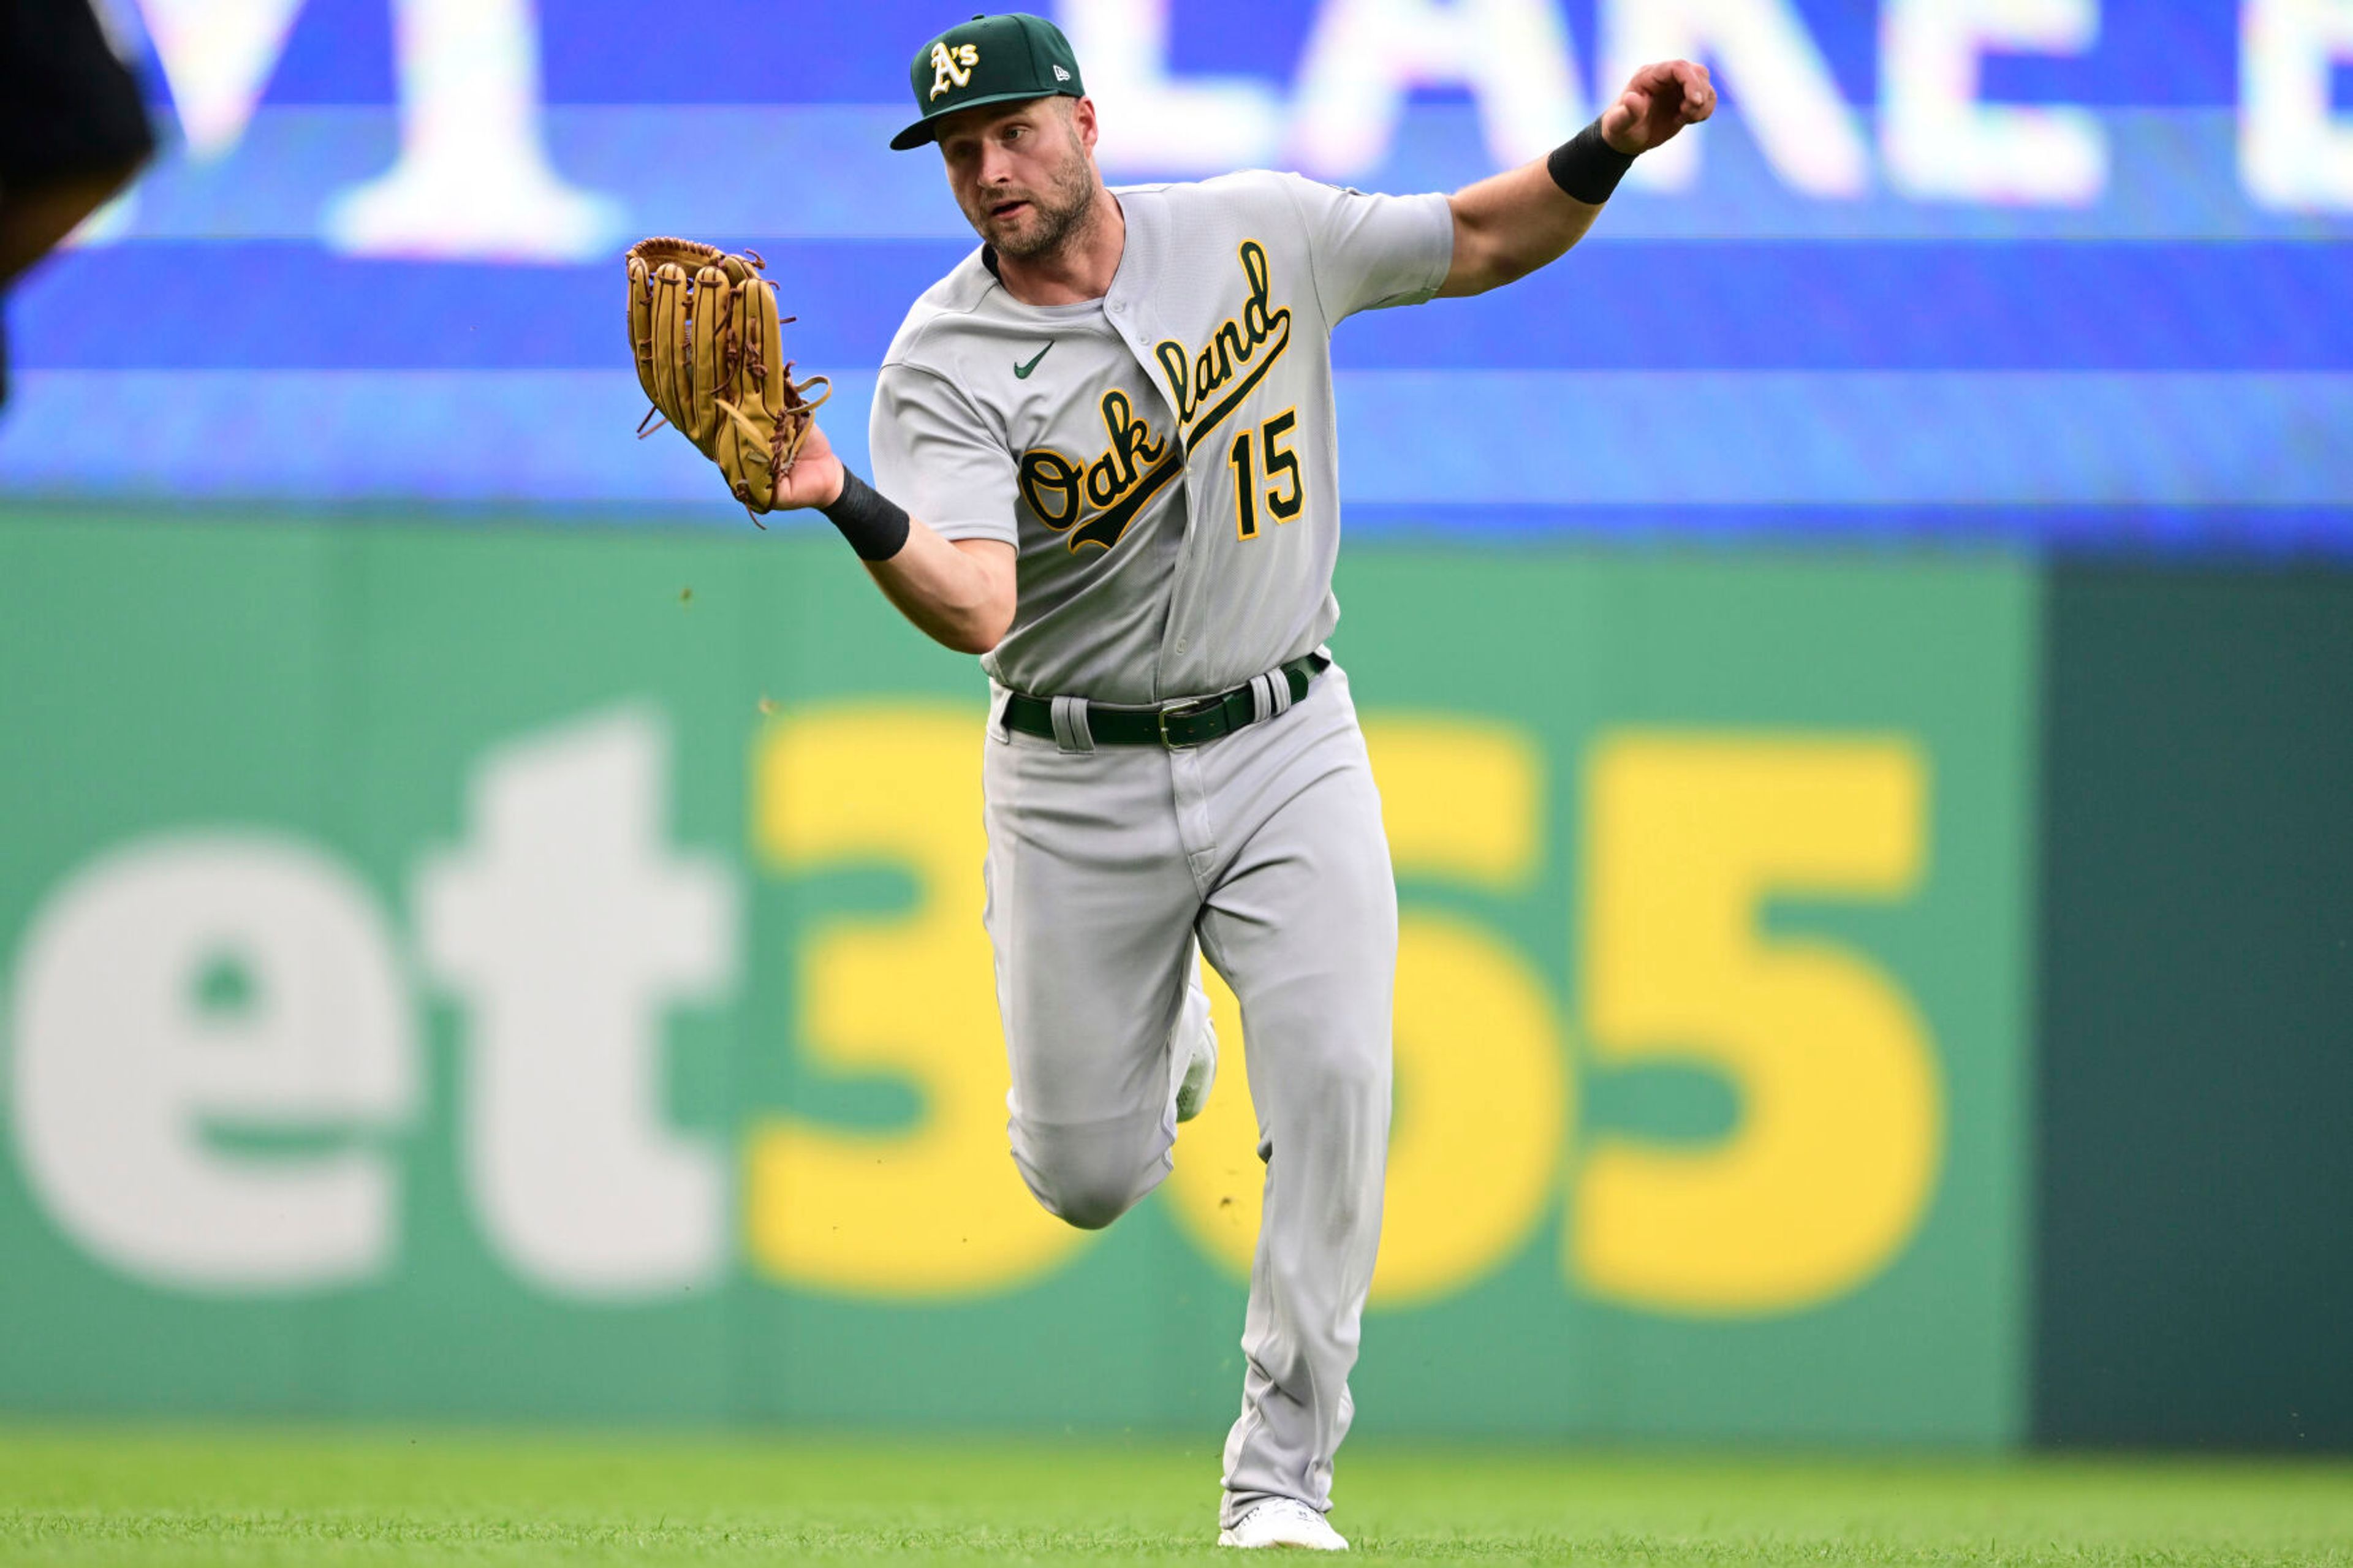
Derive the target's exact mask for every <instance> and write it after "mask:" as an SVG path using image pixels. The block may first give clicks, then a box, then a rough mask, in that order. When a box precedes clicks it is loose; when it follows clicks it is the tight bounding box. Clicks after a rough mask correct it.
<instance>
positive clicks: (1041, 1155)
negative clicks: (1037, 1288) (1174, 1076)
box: [1014, 1129, 1168, 1230]
mask: <svg viewBox="0 0 2353 1568" xmlns="http://www.w3.org/2000/svg"><path fill="white" fill-rule="evenodd" d="M1101 1131H1102V1130H1088V1131H1085V1132H1079V1131H1077V1130H1072V1129H1062V1130H1058V1131H1050V1132H1047V1133H1044V1134H1043V1135H1039V1134H1038V1133H1036V1132H1032V1133H1030V1134H1029V1136H1027V1137H1025V1138H1021V1139H1019V1140H1018V1142H1017V1147H1016V1150H1015V1160H1014V1163H1016V1164H1018V1166H1019V1167H1020V1169H1021V1177H1022V1180H1023V1181H1025V1182H1027V1183H1028V1184H1029V1192H1030V1195H1032V1196H1033V1197H1035V1198H1036V1199H1037V1200H1038V1203H1039V1206H1040V1207H1042V1208H1043V1209H1044V1210H1045V1211H1046V1212H1047V1213H1048V1214H1050V1215H1053V1216H1054V1217H1055V1218H1056V1219H1059V1220H1060V1221H1061V1222H1062V1223H1063V1224H1065V1225H1070V1226H1076V1227H1078V1228H1079V1229H1081V1230H1101V1229H1103V1226H1107V1225H1109V1224H1111V1222H1112V1221H1113V1220H1115V1219H1117V1218H1118V1217H1119V1216H1120V1215H1124V1214H1125V1213H1126V1212H1127V1211H1128V1210H1130V1209H1132V1208H1134V1206H1135V1205H1137V1204H1138V1203H1140V1202H1142V1201H1143V1198H1144V1195H1145V1194H1146V1193H1149V1192H1150V1191H1151V1190H1152V1189H1153V1188H1154V1187H1155V1186H1157V1185H1159V1184H1160V1178H1161V1177H1162V1176H1164V1175H1166V1173H1167V1170H1168V1161H1167V1156H1166V1152H1158V1153H1147V1152H1145V1151H1144V1150H1142V1149H1139V1148H1137V1147H1135V1146H1134V1144H1133V1143H1131V1142H1127V1141H1125V1140H1118V1139H1106V1138H1104V1137H1103V1136H1101Z"/></svg>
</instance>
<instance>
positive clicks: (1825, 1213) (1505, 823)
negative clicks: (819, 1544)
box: [0, 518, 2037, 1445]
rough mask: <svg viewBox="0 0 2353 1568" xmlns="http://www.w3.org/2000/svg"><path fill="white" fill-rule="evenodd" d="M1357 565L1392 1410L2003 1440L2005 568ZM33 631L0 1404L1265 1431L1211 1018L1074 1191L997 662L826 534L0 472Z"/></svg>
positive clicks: (1541, 1428) (5, 558)
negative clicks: (1039, 1032) (1014, 939)
mask: <svg viewBox="0 0 2353 1568" xmlns="http://www.w3.org/2000/svg"><path fill="white" fill-rule="evenodd" d="M1342 593H1343V595H1344V598H1345V604H1346V605H1347V620H1346V622H1345V626H1344V628H1343V630H1342V632H1341V634H1340V636H1339V637H1338V638H1337V640H1336V645H1335V646H1336V648H1337V651H1338V652H1339V654H1340V656H1341V658H1343V659H1344V660H1345V662H1346V664H1347V665H1348V667H1349V668H1350V670H1351V673H1352V676H1353V678H1354V680H1355V684H1356V689H1357V691H1358V693H1359V695H1360V700H1361V702H1362V705H1363V708H1364V711H1365V714H1366V723H1367V727H1368V730H1369V731H1370V733H1371V736H1372V745H1373V749H1374V752H1375V758H1376V765H1377V769H1378V771H1379V776H1380V780H1381V784H1382V789H1383V795H1384V799H1385V805H1386V808H1387V813H1388V822H1389V826H1390V834H1391V838H1392V842H1393V846H1394V849H1395V853H1396V857H1397V861H1398V872H1399V881H1400V887H1401V897H1402V902H1403V910H1404V922H1403V931H1404V936H1403V952H1402V958H1401V976H1400V994H1399V1034H1398V1132H1397V1142H1396V1148H1395V1163H1394V1167H1393V1179H1392V1184H1391V1193H1390V1212H1391V1219H1390V1224H1389V1227H1388V1236H1387V1240H1386V1243H1385V1247H1384V1252H1383V1260H1382V1270H1381V1274H1380V1276H1379V1279H1378V1280H1377V1287H1376V1298H1375V1311H1374V1314H1373V1317H1372V1320H1371V1321H1370V1323H1369V1325H1368V1328H1367V1338H1368V1342H1369V1344H1370V1346H1371V1351H1370V1353H1369V1354H1368V1356H1367V1358H1366V1363H1365V1367H1364V1372H1363V1374H1362V1377H1361V1380H1360V1384H1359V1397H1360V1400H1361V1402H1362V1405H1363V1408H1364V1410H1365V1411H1366V1417H1365V1420H1366V1427H1367V1429H1377V1430H1385V1431H1389V1432H1436V1431H1461V1432H1471V1431H1480V1432H1486V1431H1509V1432H1521V1433H1556V1434H1563V1435H1580V1436H1603V1435H1609V1436H1618V1435H1641V1436H1661V1437H1676V1438H1739V1437H1763V1436H1804V1437H1807V1438H1810V1439H1819V1440H1822V1441H1830V1442H1843V1441H1859V1440H1866V1439H1880V1438H1892V1439H1906V1440H1925V1441H1934V1442H1938V1443H1959V1444H1968V1445H1991V1444H2001V1443H2007V1442H2010V1441H2011V1440H2013V1439H2016V1438H2018V1437H2020V1436H2022V1435H2023V1434H2024V1433H2025V1432H2026V1430H2027V1426H2028V1405H2027V1398H2026V1367H2027V1357H2028V1340H2027V1322H2028V1299H2027V1292H2028V1268H2027V1263H2028V1255H2029V1247H2030V1237H2029V1233H2028V1228H2027V1215H2028V1211H2029V1205H2030V1199H2029V1194H2028V1192H2027V1187H2026V1177H2027V1172H2028V1169H2029V1163H2028V1160H2027V1152H2026V1151H2027V1144H2028V1125H2027V1121H2026V1100H2027V1095H2028V1091H2029V1082H2030V1077H2031V1061H2030V1055H2029V1049H2028V1044H2029V1041H2028V1034H2029V1031H2028V1019H2029V1010H2030V1003H2031V998H2030V991H2029V970H2030V963H2029V952H2028V949H2029V943H2030V941H2031V908H2030V906H2031V901H2032V881H2031V838H2032V835H2031V802H2032V799H2033V789H2034V780H2033V765H2032V763H2033V751H2034V725H2035V701H2034V671H2035V668H2036V661H2037V652H2036V636H2037V630H2036V628H2037V616H2036V584H2035V579H2034V576H2033V574H2032V573H2031V571H2029V570H2028V569H2026V568H2025V567H2023V566H2021V565H2020V564H2017V563H2013V562H2010V561H2007V560H2004V559H2000V558H1997V557H1985V558H1962V557H1941V558H1936V559H1933V560H1927V559H1918V558H1907V557H1902V556H1888V557H1879V558H1873V557H1866V556H1849V557H1840V556H1834V555H1829V554H1819V553H1818V554H1812V555H1779V556H1773V555H1755V556H1730V555H1725V554H1715V553H1711V554H1691V555H1683V554H1678V553H1673V552H1657V553H1640V552H1596V551H1578V550H1573V549H1558V548H1555V549H1543V550H1520V551H1498V552H1475V551H1461V550H1453V551H1445V550H1438V549H1432V548H1408V547H1403V546H1397V545H1389V546H1384V547H1378V548H1366V549H1364V550H1361V551H1359V552H1356V553H1355V554H1354V555H1352V557H1351V559H1350V561H1349V563H1348V564H1347V566H1346V568H1345V576H1344V580H1343V583H1342ZM0 668H5V669H6V670H7V671H8V677H9V678H8V680H7V681H6V683H5V690H0V733H6V734H8V735H10V736H11V737H13V738H14V740H13V742H12V749H13V752H14V754H13V756H12V759H11V762H10V765H9V767H8V770H7V775H6V779H7V783H6V791H7V823H8V826H7V828H6V830H5V832H0V954H5V962H6V964H7V970H6V973H7V975H8V979H7V991H6V999H7V1003H8V1015H7V1016H8V1025H7V1033H8V1038H9V1050H8V1068H9V1079H8V1091H7V1102H6V1103H7V1110H8V1116H7V1132H6V1149H7V1158H6V1160H5V1165H0V1238H5V1254H6V1257H7V1258H8V1267H7V1268H6V1270H5V1275H0V1317H5V1321H7V1322H8V1324H9V1325H10V1331H9V1332H8V1333H7V1334H6V1335H5V1336H0V1405H5V1406H6V1407H9V1408H13V1409H18V1410H72V1411H87V1410H116V1411H128V1410H142V1411H145V1410H163V1411H175V1412H198V1411H202V1412H212V1411H242V1412H271V1413H299V1414H305V1415H345V1414H348V1415H363V1416H372V1417H407V1416H448V1415H458V1416H495V1417H501V1418H526V1419H545V1418H565V1417H575V1416H577V1417H589V1418H596V1419H638V1418H671V1419H679V1420H702V1419H709V1418H713V1417H745V1418H759V1419H791V1420H810V1421H821V1422H882V1423H899V1422H909V1423H924V1424H954V1425H965V1426H969V1425H1005V1426H1020V1427H1029V1428H1060V1427H1063V1426H1095V1427H1105V1426H1131V1425H1154V1426H1187V1427H1196V1426H1201V1425H1202V1424H1207V1423H1216V1422H1218V1421H1220V1420H1222V1419H1223V1418H1225V1416H1226V1415H1228V1413H1229V1411H1230V1410H1231V1408H1232V1406H1233V1404H1234V1401H1235V1397H1236V1393H1235V1391H1236V1386H1237V1379H1238V1376H1239V1367H1238V1363H1237V1351H1236V1348H1235V1339H1236V1335H1237V1333H1238V1331H1239V1327H1240V1302H1241V1296H1242V1289H1243V1286H1242V1279H1243V1274H1244V1268H1245V1265H1246V1258H1247V1252H1248V1247H1249V1243H1250V1236H1251V1233H1252V1225H1253V1220H1254V1211H1255V1206H1256V1199H1257V1194H1256V1187H1257V1175H1258V1167H1257V1163H1256V1161H1255V1158H1254V1156H1253V1155H1252V1152H1251V1144H1252V1142H1254V1138H1253V1133H1252V1130H1251V1124H1250V1118H1249V1115H1248V1110H1247V1097H1246V1091H1245V1085H1244V1081H1243V1075H1242V1074H1241V1073H1240V1071H1237V1070H1234V1069H1235V1068H1237V1067H1238V1066H1239V1065H1240V1064H1239V1063H1232V1062H1229V1067H1228V1072H1227V1076H1226V1077H1225V1079H1224V1080H1223V1087H1222V1088H1221V1089H1220V1091H1219V1095H1218V1097H1217V1100H1216V1101H1215V1104H1214V1108H1213V1110H1211V1112H1210V1113H1209V1114H1208V1115H1207V1116H1206V1117H1205V1118H1204V1119H1203V1120H1202V1121H1200V1122H1198V1123H1197V1124H1195V1125H1193V1126H1191V1127H1188V1128H1187V1131H1186V1133H1185V1135H1184V1137H1183V1138H1182V1140H1181V1141H1180V1142H1179V1146H1178V1172H1177V1175H1176V1177H1175V1178H1174V1179H1173V1180H1172V1181H1171V1182H1170V1183H1169V1184H1168V1186H1167V1188H1166V1190H1165V1191H1164V1192H1163V1193H1161V1194H1158V1195H1157V1196H1155V1198H1154V1199H1153V1200H1151V1202H1150V1203H1149V1204H1147V1205H1145V1208H1144V1210H1143V1211H1142V1212H1140V1213H1139V1214H1137V1215H1134V1216H1132V1217H1131V1218H1129V1219H1128V1220H1127V1221H1125V1222H1124V1223H1123V1224H1122V1225H1121V1226H1118V1227H1116V1228H1115V1229H1114V1230H1113V1231H1112V1232H1110V1233H1108V1234H1105V1235H1103V1236H1100V1237H1090V1236H1086V1235H1082V1234H1081V1233H1077V1232H1072V1231H1069V1230H1067V1229H1064V1228H1063V1227H1061V1226H1059V1225H1058V1224H1056V1223H1055V1222H1053V1221H1050V1219H1048V1218H1047V1217H1046V1216H1044V1215H1042V1214H1040V1213H1039V1212H1038V1211H1037V1210H1036V1209H1035V1207H1034V1205H1032V1204H1031V1203H1030V1201H1029V1197H1028V1195H1027V1194H1026V1193H1025V1192H1024V1191H1023V1190H1022V1188H1021V1186H1020V1184H1019V1182H1018V1178H1017V1176H1016V1174H1015V1173H1014V1171H1013V1168H1012V1165H1011V1163H1010V1162H1009V1160H1008V1159H1007V1157H1006V1155H1005V1152H1004V1146H1003V1131H1002V1121H1003V1112H1002V1103H1001V1097H1002V1094H1003V1090H1004V1085H1005V1076H1006V1075H1005V1068H1004V1062H1003V1056H1002V1050H1001V1047H1000V1045H999V1042H998V1038H997V1030H996V1019H995V1010H994V1005H993V998H992V995H991V993H990V982H989V970H988V961H987V946H986V942H985V939H984V938H983V936H982V933H981V931H980V926H979V921H978V911H979V903H980V892H979V881H978V878H979V858H980V826H979V819H978V811H977V801H976V775H977V771H978V762H979V748H980V746H981V744H982V743H983V742H982V741H981V738H980V735H981V723H980V721H981V714H982V712H983V703H984V688H983V685H982V683H981V682H980V680H979V679H978V678H977V676H976V671H975V670H974V668H972V666H971V664H970V662H969V661H967V660H964V659H961V658H954V657H951V656H948V655H945V654H943V653H941V652H939V651H937V650H936V649H933V648H931V647H928V646H927V645H925V644H923V642H922V641H921V639H919V638H917V637H914V636H913V634H912V633H910V632H908V631H907V630H906V629H905V628H904V627H902V626H899V625H897V624H895V623H894V621H893V619H892V616H891V615H890V613H889V612H888V610H887V609H886V608H885V607H883V606H882V605H881V603H880V601H879V599H878V598H877V596H876V595H874V594H873V593H872V591H871V587H870V586H869V585H868V584H866V582H865V581H864V579H863V577H862V574H860V573H859V572H858V570H857V567H856V565H855V563H853V562H851V561H850V560H849V558H848V557H847V556H846V555H845V554H844V553H843V552H841V551H840V550H839V545H838V543H836V542H832V541H830V540H829V539H817V538H811V537H809V536H808V535H807V532H806V531H799V530H793V531H786V532H784V533H781V534H776V535H770V536H765V537H764V536H760V535H756V534H749V533H747V534H746V535H745V536H744V537H740V538H733V539H714V538H709V537H701V536H697V537H691V538H686V537H660V536H649V535H646V534H629V535H624V534H611V535H604V536H587V537H582V536H578V535H573V536H569V537H567V536H564V535H560V534H557V533H555V532H553V531H533V530H531V529H527V528H519V529H514V530H495V529H485V530H479V531H456V530H444V531H435V530H429V529H416V528H406V527H398V526H378V527H358V528H353V527H349V526H343V527H317V526H310V525H306V524H302V523H299V522H287V523H276V524H269V525H255V526H227V525H198V526H166V525H156V524H152V523H143V522H140V521H129V520H104V519H90V518H79V519H75V520H71V521H67V520H43V519H39V518H30V519H19V520H18V521H15V522H13V523H10V524H9V525H7V526H5V528H0ZM1221 1005H1222V1006H1224V1007H1225V1008H1226V1024H1227V1032H1228V1035H1229V1037H1232V1036H1234V1035H1236V1034H1238V1033H1239V1028H1238V1024H1237V1021H1236V1020H1235V1018H1234V1016H1233V1014H1232V1010H1231V1006H1230V1003H1229V1001H1225V1000H1222V999H1221Z"/></svg>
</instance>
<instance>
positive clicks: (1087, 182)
mask: <svg viewBox="0 0 2353 1568" xmlns="http://www.w3.org/2000/svg"><path fill="white" fill-rule="evenodd" d="M1062 130H1063V133H1064V134H1065V135H1066V136H1067V137H1068V138H1069V142H1068V150H1067V153H1066V155H1065V156H1064V158H1063V160H1062V162H1061V163H1060V164H1058V165H1056V167H1055V169H1054V172H1053V174H1052V176H1051V184H1050V185H1049V187H1048V188H1047V189H1045V190H1042V191H1001V192H997V193H996V194H995V197H994V199H993V200H992V199H990V197H989V195H987V194H986V193H985V194H984V195H983V196H982V198H981V202H980V204H979V205H978V208H977V210H976V209H975V208H973V207H967V208H965V218H966V219H967V220H968V221H969V222H970V223H971V224H972V226H973V227H974V228H975V229H976V230H977V231H979V234H980V237H981V238H983V239H985V240H987V242H988V243H989V245H990V247H992V248H994V249H995V250H996V252H997V255H999V256H1002V257H1005V258H1009V259H1011V260H1014V261H1037V260H1039V259H1041V258H1045V257H1049V256H1051V255H1053V254H1055V253H1056V252H1057V251H1059V250H1060V249H1062V248H1063V247H1065V246H1067V245H1070V244H1071V243H1072V242H1073V241H1075V240H1079V239H1082V238H1084V237H1086V234H1087V232H1088V231H1089V230H1090V229H1091V228H1092V226H1094V224H1095V222H1096V220H1097V218H1098V216H1100V209H1099V208H1098V207H1097V206H1096V205H1095V198H1096V196H1097V195H1100V194H1101V193H1102V190H1103V187H1102V185H1101V184H1100V183H1099V182H1098V181H1097V180H1096V178H1095V172H1094V165H1093V163H1092V162H1090V161H1089V159H1088V157H1087V150H1086V145H1085V143H1083V142H1081V141H1080V140H1079V132H1078V127H1077V126H1076V125H1074V124H1072V123H1071V121H1069V120H1067V119H1065V120H1064V121H1063V122H1062ZM1013 198H1018V199H1020V200H1023V201H1026V202H1028V203H1029V205H1030V207H1031V208H1032V215H1031V218H1030V221H1029V224H1028V225H1027V226H1026V227H1025V228H1024V229H1023V230H1022V231H1020V232H1018V233H1014V232H1008V230H1007V228H1006V226H1004V225H1003V224H1001V223H999V222H998V221H997V219H996V218H995V217H992V216H990V215H989V212H988V208H989V207H990V206H993V205H996V204H997V202H998V201H1004V200H1008V199H1013Z"/></svg>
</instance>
